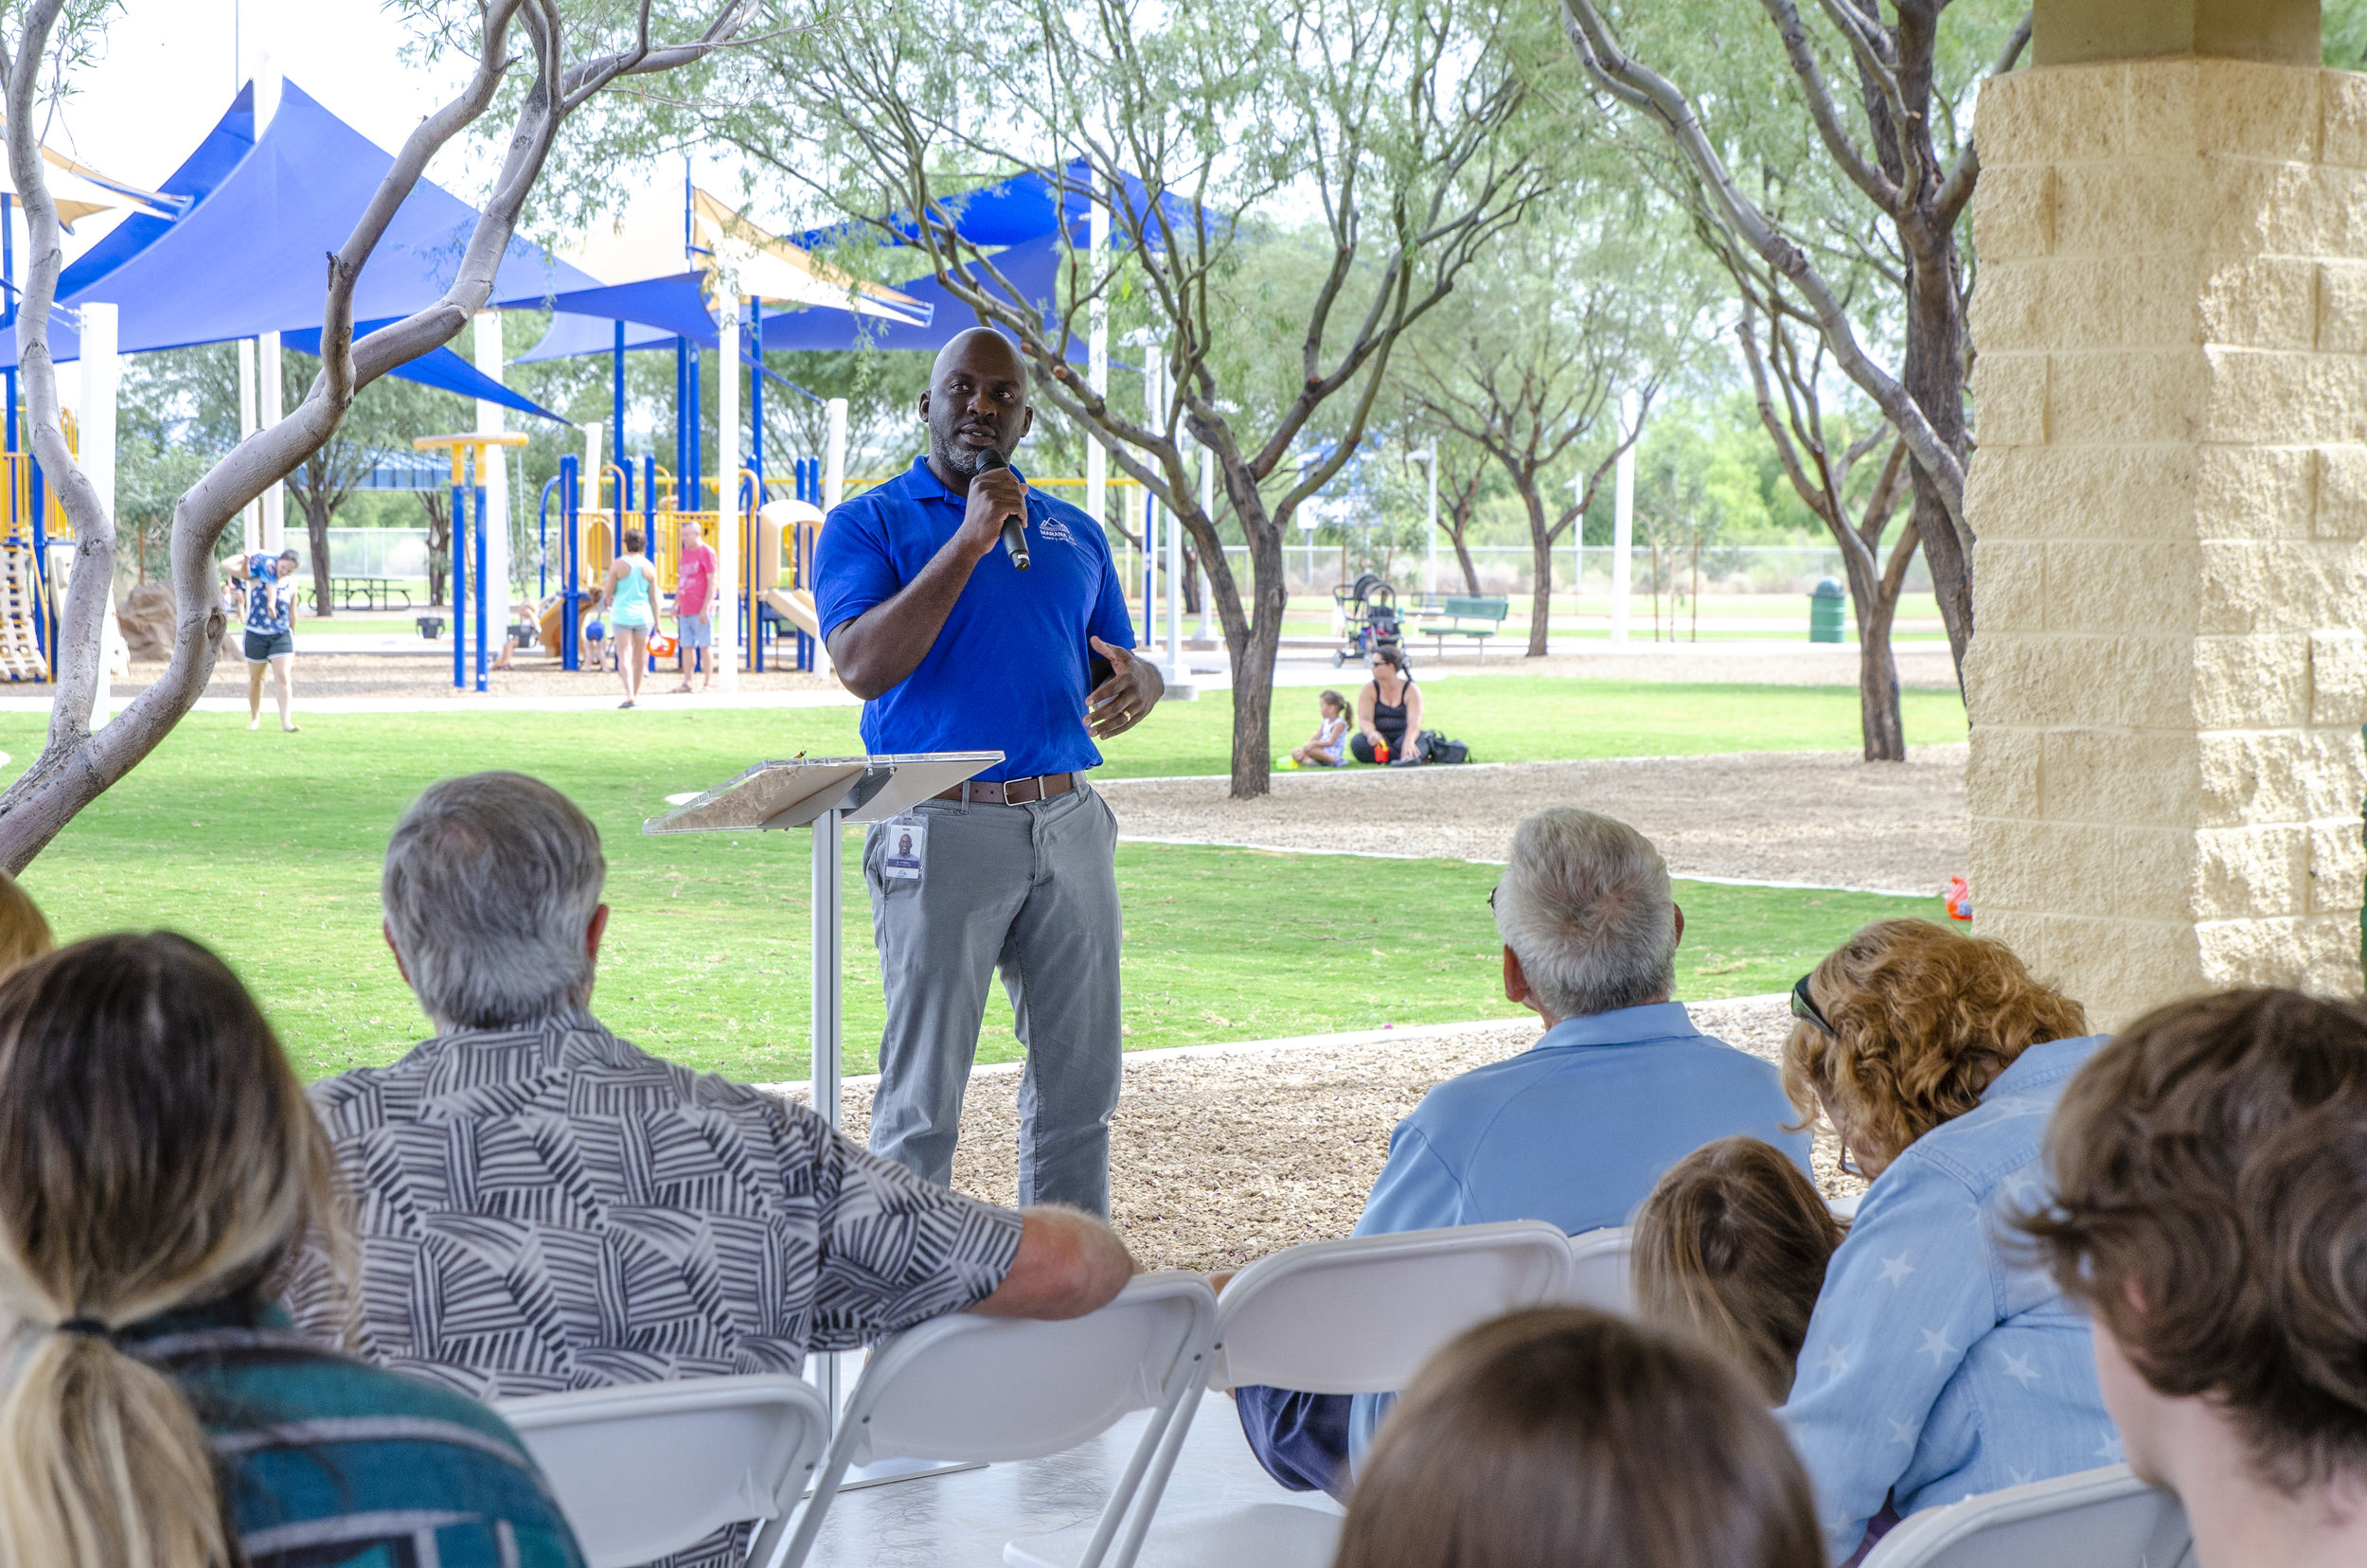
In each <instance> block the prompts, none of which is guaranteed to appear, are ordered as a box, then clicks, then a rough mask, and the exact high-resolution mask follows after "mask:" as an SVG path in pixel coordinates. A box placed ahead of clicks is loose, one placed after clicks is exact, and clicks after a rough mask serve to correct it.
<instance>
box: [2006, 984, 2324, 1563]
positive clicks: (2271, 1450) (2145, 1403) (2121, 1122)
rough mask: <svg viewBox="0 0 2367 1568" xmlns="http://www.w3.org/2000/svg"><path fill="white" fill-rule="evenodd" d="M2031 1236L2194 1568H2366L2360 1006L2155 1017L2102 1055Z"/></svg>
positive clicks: (2247, 1003)
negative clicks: (2175, 1519) (2186, 1536)
mask: <svg viewBox="0 0 2367 1568" xmlns="http://www.w3.org/2000/svg"><path fill="white" fill-rule="evenodd" d="M2048 1150H2049V1155H2050V1161H2051V1166H2052V1169H2053V1175H2054V1185H2055V1198H2054V1203H2053V1204H2052V1206H2051V1207H2050V1208H2049V1209H2047V1210H2046V1211H2044V1212H2042V1213H2040V1214H2038V1215H2036V1216H2034V1217H2033V1218H2031V1219H2030V1220H2028V1221H2025V1222H2024V1224H2025V1228H2026V1229H2027V1230H2028V1231H2029V1232H2030V1234H2031V1235H2032V1236H2033V1237H2035V1238H2037V1240H2038V1246H2039V1250H2040V1253H2041V1255H2042V1256H2043V1257H2044V1259H2045V1261H2046V1262H2047V1264H2048V1265H2049V1266H2050V1267H2051V1268H2052V1269H2053V1271H2054V1274H2055V1277H2056V1282H2057V1283H2058V1284H2059V1285H2060V1286H2061V1288H2062V1290H2063V1292H2064V1293H2065V1294H2066V1295H2068V1296H2070V1297H2071V1298H2073V1300H2076V1301H2078V1302H2080V1303H2081V1304H2082V1305H2084V1306H2085V1307H2086V1308H2087V1309H2088V1311H2089V1313H2090V1315H2091V1320H2092V1322H2093V1324H2094V1329H2095V1352H2096V1372H2097V1375H2098V1377H2099V1379H2100V1381H2102V1383H2103V1387H2104V1400H2105V1404H2106V1405H2107V1407H2108V1408H2109V1410H2110V1411H2111V1413H2112V1417H2113V1419H2114V1421H2115V1422H2117V1423H2118V1424H2119V1427H2120V1430H2121V1438H2122V1443H2123V1447H2124V1449H2125V1450H2126V1452H2127V1456H2128V1463H2129V1467H2130V1468H2131V1469H2132V1470H2135V1471H2136V1472H2137V1473H2138V1474H2139V1475H2141V1476H2143V1477H2144V1478H2145V1479H2146V1480H2149V1481H2152V1482H2154V1483H2156V1484H2157V1485H2160V1486H2163V1487H2167V1488H2170V1489H2172V1490H2174V1491H2176V1492H2177V1493H2178V1495H2179V1497H2180V1501H2181V1502H2183V1503H2184V1504H2185V1506H2186V1514H2187V1519H2188V1521H2189V1523H2191V1524H2192V1526H2193V1528H2194V1532H2195V1550H2196V1556H2197V1559H2198V1562H2199V1564H2200V1568H2239V1565H2246V1564H2251V1563H2271V1562H2272V1563H2277V1564H2280V1565H2282V1568H2310V1565H2315V1564H2335V1563H2343V1564H2357V1563H2360V1562H2367V1009H2362V1008H2361V1007H2358V1006H2357V1005H2356V1004H2352V1003H2347V1002H2328V1001H2321V1000H2318V999H2315V998H2312V997H2306V996H2303V995H2300V994H2298V993H2297V992H2292V991H2275V990H2249V991H2232V992H2229V993H2227V994H2224V995H2219V996H2207V997H2198V998H2196V999H2194V1000H2192V1001H2187V1002H2180V1003H2176V1004H2174V1005H2172V1006H2170V1007H2162V1008H2160V1009H2158V1010H2156V1011H2154V1012H2152V1013H2149V1014H2147V1015H2146V1016H2145V1018H2143V1019H2140V1020H2139V1021H2138V1022H2137V1023H2136V1024H2134V1025H2131V1026H2130V1027H2129V1028H2128V1029H2127V1030H2126V1031H2124V1032H2123V1033H2121V1034H2120V1035H2119V1036H2117V1037H2116V1038H2114V1039H2113V1041H2112V1042H2111V1043H2110V1044H2109V1045H2107V1046H2106V1047H2104V1049H2102V1050H2101V1051H2099V1052H2097V1053H2096V1055H2095V1056H2094V1058H2093V1059H2092V1060H2090V1061H2089V1062H2088V1064H2087V1065H2086V1066H2085V1067H2084V1068H2083V1069H2082V1070H2081V1071H2080V1074H2079V1076H2078V1077H2077V1078H2074V1079H2073V1082H2072V1083H2071V1085H2070V1087H2069V1088H2068V1089H2066V1090H2065V1092H2064V1095H2063V1098H2062V1102H2061V1107H2060V1109H2059V1110H2058V1111H2057V1112H2056V1116H2055V1120H2054V1123H2053V1125H2052V1127H2051V1128H2050V1129H2049V1131H2048Z"/></svg>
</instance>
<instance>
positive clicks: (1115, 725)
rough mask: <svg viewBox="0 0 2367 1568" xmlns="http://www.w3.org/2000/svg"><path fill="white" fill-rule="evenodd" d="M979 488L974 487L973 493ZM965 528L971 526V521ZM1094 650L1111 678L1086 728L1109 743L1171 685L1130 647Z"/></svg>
mask: <svg viewBox="0 0 2367 1568" xmlns="http://www.w3.org/2000/svg"><path fill="white" fill-rule="evenodd" d="M975 492H976V487H975V486H974V485H973V486H972V493H973V494H974V493H975ZM963 526H965V527H967V526H969V524H968V522H967V521H965V522H964V524H963ZM1086 640H1087V641H1088V642H1090V643H1091V644H1092V645H1093V650H1094V652H1095V653H1096V654H1098V655H1099V656H1100V657H1101V658H1102V659H1105V660H1107V661H1108V662H1109V665H1110V678H1109V679H1108V680H1106V681H1104V682H1102V683H1101V684H1100V685H1099V686H1095V687H1094V689H1093V695H1092V696H1090V697H1088V698H1086V699H1085V728H1086V729H1088V730H1090V731H1091V732H1092V733H1093V736H1094V739H1097V740H1107V739H1110V737H1112V736H1113V735H1123V734H1125V733H1126V732H1127V731H1128V730H1130V729H1132V728H1133V727H1134V726H1135V725H1136V724H1139V723H1141V722H1143V721H1144V720H1145V719H1146V718H1148V717H1149V714H1150V710H1151V708H1152V707H1154V706H1156V705H1157V704H1158V702H1159V699H1160V698H1162V697H1164V696H1166V690H1167V683H1166V680H1165V679H1163V678H1162V677H1161V676H1160V674H1159V668H1158V667H1157V666H1156V665H1153V664H1150V663H1149V662H1148V661H1147V660H1143V659H1138V658H1136V657H1135V656H1134V650H1132V649H1130V648H1118V647H1116V646H1114V645H1112V644H1110V643H1106V642H1103V641H1102V640H1101V639H1100V638H1099V637H1090V638H1087V639H1086Z"/></svg>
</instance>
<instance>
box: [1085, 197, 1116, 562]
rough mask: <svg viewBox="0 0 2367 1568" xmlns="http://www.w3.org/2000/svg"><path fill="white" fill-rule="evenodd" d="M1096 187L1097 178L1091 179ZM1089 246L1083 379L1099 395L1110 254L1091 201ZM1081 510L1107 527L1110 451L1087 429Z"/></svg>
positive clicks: (1101, 215) (1105, 222)
mask: <svg viewBox="0 0 2367 1568" xmlns="http://www.w3.org/2000/svg"><path fill="white" fill-rule="evenodd" d="M1094 183H1095V185H1096V186H1098V185H1099V184H1100V183H1101V182H1100V177H1099V176H1098V175H1096V176H1095V182H1094ZM1085 230H1086V234H1087V236H1088V242H1089V243H1090V244H1091V246H1092V250H1091V252H1090V253H1089V258H1088V262H1089V267H1090V270H1089V272H1088V273H1087V275H1086V276H1088V277H1090V278H1091V279H1092V285H1091V286H1092V288H1093V289H1094V291H1095V293H1094V299H1093V307H1092V312H1091V314H1090V316H1089V317H1088V322H1089V325H1088V326H1087V327H1086V329H1085V380H1086V381H1087V382H1088V383H1091V385H1092V386H1093V389H1094V390H1095V392H1097V393H1099V394H1100V395H1101V396H1103V397H1105V398H1106V397H1108V396H1109V395H1110V307H1109V304H1108V303H1107V302H1106V301H1105V300H1104V299H1103V298H1102V296H1101V293H1100V290H1101V280H1102V278H1103V277H1104V276H1107V273H1106V272H1105V270H1104V269H1105V268H1107V267H1108V265H1109V256H1110V206H1109V204H1108V203H1106V202H1098V201H1097V202H1095V203H1094V204H1093V205H1092V206H1091V208H1090V209H1089V210H1088V216H1087V218H1086V220H1085ZM1085 509H1086V510H1087V511H1089V512H1091V513H1092V514H1093V520H1094V521H1095V522H1096V523H1098V524H1100V525H1101V526H1102V528H1103V529H1104V530H1105V531H1106V530H1107V529H1108V528H1109V526H1110V454H1109V452H1108V451H1107V450H1106V449H1104V448H1103V446H1102V444H1101V443H1100V442H1099V441H1098V440H1095V438H1094V437H1093V436H1092V434H1091V433H1090V432H1089V433H1088V434H1087V435H1086V437H1085Z"/></svg>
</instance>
